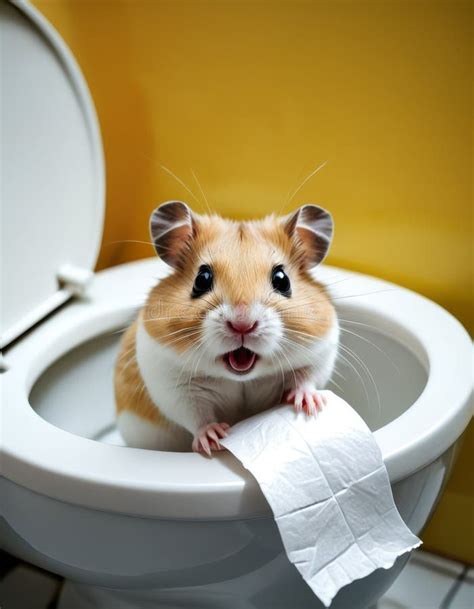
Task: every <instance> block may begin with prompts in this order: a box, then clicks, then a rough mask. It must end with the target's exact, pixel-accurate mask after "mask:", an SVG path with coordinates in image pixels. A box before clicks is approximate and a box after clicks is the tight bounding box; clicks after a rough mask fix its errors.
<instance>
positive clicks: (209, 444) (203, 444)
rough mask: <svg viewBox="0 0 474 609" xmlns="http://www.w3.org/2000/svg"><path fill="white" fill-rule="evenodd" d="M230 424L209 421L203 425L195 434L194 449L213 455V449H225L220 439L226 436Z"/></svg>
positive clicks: (197, 451)
mask: <svg viewBox="0 0 474 609" xmlns="http://www.w3.org/2000/svg"><path fill="white" fill-rule="evenodd" d="M229 427H230V425H229V424H228V423H209V424H208V425H203V426H202V427H201V428H200V429H199V430H198V432H197V434H196V435H195V436H194V440H193V451H194V452H196V453H201V452H205V453H206V454H207V455H209V456H211V450H224V447H223V446H221V444H220V442H219V439H220V438H225V436H226V435H227V430H228V429H229Z"/></svg>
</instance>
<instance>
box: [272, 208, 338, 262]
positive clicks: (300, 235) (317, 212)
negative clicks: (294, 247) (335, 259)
mask: <svg viewBox="0 0 474 609" xmlns="http://www.w3.org/2000/svg"><path fill="white" fill-rule="evenodd" d="M333 227H334V225H333V221H332V216H331V214H330V213H329V212H328V211H326V210H325V209H323V208H322V207H318V206H317V205H303V207H300V208H299V209H297V210H296V211H295V212H293V213H292V214H290V215H289V216H285V218H284V229H285V232H286V233H287V235H288V236H289V237H290V238H292V239H295V240H296V241H297V243H298V245H299V247H300V248H302V250H303V255H304V262H305V265H306V267H307V268H311V267H313V266H316V265H317V264H319V263H320V262H321V261H322V260H324V258H325V256H326V254H327V253H328V250H329V246H330V245H331V240H332V235H333Z"/></svg>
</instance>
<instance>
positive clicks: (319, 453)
mask: <svg viewBox="0 0 474 609" xmlns="http://www.w3.org/2000/svg"><path fill="white" fill-rule="evenodd" d="M322 393H323V395H324V396H325V398H326V406H325V407H324V408H323V410H322V412H320V413H319V414H318V415H317V416H315V417H308V416H306V415H305V414H304V413H300V414H298V415H296V414H295V412H294V411H293V409H292V408H291V407H290V406H278V407H276V408H273V409H271V410H268V411H266V412H263V413H261V414H258V415H256V416H253V417H251V418H250V419H246V420H244V421H241V422H240V423H237V424H236V425H235V426H234V427H232V428H231V429H230V430H229V435H228V436H227V437H226V438H224V439H223V440H222V441H221V442H222V444H223V445H224V446H225V447H226V448H227V449H228V450H230V451H231V452H232V453H233V454H234V455H235V456H236V457H237V458H238V459H239V461H241V462H242V464H243V465H244V467H245V468H247V469H248V470H249V471H250V472H251V473H252V474H253V476H254V477H255V478H256V479H257V482H258V483H259V484H260V487H261V489H262V492H263V494H264V495H265V497H266V499H267V501H268V503H269V504H270V507H271V508H272V510H273V514H274V516H275V520H276V523H277V525H278V528H279V531H280V534H281V537H282V541H283V545H284V547H285V550H286V553H287V555H288V558H289V560H290V561H291V562H292V563H293V564H294V565H295V566H296V568H297V569H298V571H299V572H300V573H301V575H302V576H303V578H304V580H305V581H306V582H307V584H308V585H309V586H310V587H311V589H312V590H313V592H314V593H315V594H316V596H318V597H319V599H320V600H321V601H322V602H323V603H324V605H325V606H326V607H329V605H330V604H331V602H332V599H333V598H334V597H335V596H336V594H337V592H338V591H339V590H340V589H341V588H342V587H343V586H347V584H350V583H351V582H353V581H354V580H356V579H360V578H361V577H365V576H367V575H369V574H370V573H372V571H375V569H379V568H384V569H388V568H389V567H391V566H392V565H393V563H394V562H395V559H396V558H397V557H398V556H400V555H401V554H404V553H405V552H408V551H409V550H412V549H413V548H416V547H417V546H419V545H420V544H421V541H420V540H419V539H418V538H417V537H416V536H415V535H413V534H412V533H411V531H410V530H409V529H408V527H407V526H406V525H405V523H404V522H403V520H402V518H401V517H400V514H399V513H398V510H397V508H396V506H395V503H394V501H393V496H392V490H391V488H390V482H389V478H388V474H387V470H386V468H385V465H384V463H383V460H382V454H381V452H380V449H379V447H378V445H377V443H376V442H375V439H374V437H373V435H372V433H371V431H370V430H369V428H368V427H367V425H366V424H365V423H364V421H363V420H362V419H361V418H360V416H359V415H358V414H357V413H356V412H355V410H353V409H352V408H351V407H350V406H349V404H347V402H345V401H344V400H342V399H341V398H339V397H338V396H336V395H335V394H334V393H332V391H324V392H322Z"/></svg>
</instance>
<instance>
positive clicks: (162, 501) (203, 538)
mask: <svg viewBox="0 0 474 609" xmlns="http://www.w3.org/2000/svg"><path fill="white" fill-rule="evenodd" d="M0 15H1V36H2V45H3V58H2V61H3V65H2V104H3V121H2V123H3V124H2V127H3V134H2V137H3V142H4V151H5V152H4V159H3V176H4V188H3V202H2V205H3V218H2V220H3V221H2V251H3V253H4V254H5V255H4V256H3V257H2V284H3V285H2V287H3V294H2V321H1V326H2V346H3V347H4V348H5V351H4V359H3V364H2V366H3V367H2V372H3V373H2V374H1V375H0V382H1V397H2V413H1V414H2V417H1V424H2V429H1V474H2V476H1V477H0V500H1V502H0V545H1V547H2V548H4V549H5V550H7V551H8V552H11V553H12V554H14V555H16V556H19V557H21V558H23V559H25V560H28V561H30V562H32V563H34V564H36V565H39V566H41V567H43V568H45V569H48V570H51V571H53V572H55V573H59V574H61V575H63V576H64V577H65V578H67V580H68V581H67V583H66V585H65V586H64V589H63V592H62V597H61V601H60V607H61V608H62V609H79V608H80V609H86V608H87V609H92V608H93V607H94V608H95V607H103V608H104V609H110V608H111V607H114V608H115V607H117V608H135V609H142V608H147V607H150V608H151V607H153V608H156V609H164V608H170V609H171V608H173V609H175V608H181V607H195V608H201V609H211V608H214V607H219V608H223V609H224V608H225V609H263V608H270V607H271V608H272V609H273V608H280V609H308V608H310V607H314V608H318V607H322V605H321V603H320V602H319V601H318V600H317V599H316V598H315V597H314V595H313V594H312V592H311V591H310V589H309V588H308V587H307V586H306V584H305V583H304V582H303V580H302V579H301V577H300V576H299V574H298V572H297V571H296V569H295V568H294V567H293V566H292V565H291V564H290V563H289V561H288V560H287V558H286V555H285V553H284V550H283V546H282V543H281V540H280V537H279V534H278V531H277V528H276V525H275V523H274V520H273V518H272V515H271V512H270V510H269V507H268V504H267V503H266V501H265V499H264V498H263V496H262V494H261V492H260V490H259V487H258V486H257V484H256V483H255V481H254V480H253V478H252V477H251V475H250V474H249V473H248V472H247V471H246V470H244V469H243V468H242V467H241V465H240V464H239V463H238V462H237V460H236V459H235V458H234V457H232V456H231V455H230V454H228V453H222V454H217V455H215V456H214V457H213V459H212V460H209V459H206V458H205V457H203V456H201V455H197V454H194V453H167V452H158V451H147V450H140V449H132V448H127V447H124V446H122V445H120V444H122V443H121V440H120V437H119V434H118V432H117V431H116V430H115V426H114V425H115V424H114V404H113V391H112V370H113V363H114V357H115V354H116V351H117V349H118V341H119V339H120V334H119V333H118V332H117V331H118V330H120V328H123V327H124V326H126V324H127V322H128V321H129V320H130V319H131V318H132V317H133V315H134V312H135V311H136V310H137V308H138V307H139V306H140V303H141V302H142V301H143V299H144V296H145V294H146V292H147V290H148V289H149V287H150V286H151V285H153V283H154V282H156V281H157V280H158V279H159V278H160V276H162V275H163V274H164V273H165V272H166V269H165V266H164V265H163V264H162V263H161V262H160V261H159V260H158V259H156V258H153V259H150V260H144V261H140V262H136V263H131V264H126V265H122V266H119V267H115V268H112V269H109V270H107V271H103V272H100V273H97V274H96V275H94V276H93V277H92V280H91V281H90V282H88V280H89V279H90V278H91V276H92V273H91V271H90V269H92V268H93V266H94V264H95V260H96V255H97V252H98V248H99V244H100V240H101V230H102V221H103V213H104V168H103V160H102V150H101V143H100V135H99V130H98V126H97V121H96V118H95V113H94V109H93V105H92V102H91V99H90V97H89V93H88V91H87V88H86V85H85V83H84V80H83V79H82V76H81V74H80V72H79V70H78V68H77V65H76V64H75V62H74V60H73V58H72V57H71V55H70V53H69V51H68V50H67V49H66V47H65V45H64V43H63V42H62V41H61V39H60V38H59V37H58V35H57V33H56V32H55V31H54V30H53V29H52V28H51V27H50V26H49V25H48V24H47V23H46V22H45V21H44V19H43V18H42V17H41V16H40V15H39V14H38V12H37V11H36V10H35V9H33V8H32V7H31V6H30V5H29V4H27V3H24V2H22V3H11V4H6V3H3V4H1V5H0ZM318 275H319V277H320V278H321V279H322V280H323V281H327V282H328V283H330V284H331V285H332V287H331V290H332V291H333V293H335V298H336V300H335V303H336V305H337V308H338V310H339V314H340V317H341V319H342V320H343V321H342V327H343V328H344V331H343V333H342V335H343V336H342V338H343V344H345V345H346V346H349V347H350V349H351V350H353V351H354V352H355V353H356V354H357V357H355V358H353V359H352V361H351V364H352V366H351V365H350V364H348V363H347V362H344V361H341V362H340V364H339V365H338V371H339V376H338V375H336V376H335V378H334V380H335V383H337V385H334V387H333V389H334V391H336V392H337V393H338V394H339V395H341V396H342V397H344V398H345V399H346V400H347V401H348V402H349V403H350V404H352V405H353V406H354V407H355V408H357V410H358V411H359V412H360V414H361V415H362V416H363V417H364V418H365V420H366V421H367V423H368V424H369V425H370V426H371V428H372V429H373V430H374V431H375V438H376V440H377V442H378V443H379V445H380V448H381V450H382V453H383V457H384V461H385V464H386V466H387V469H388V472H389V475H390V479H391V482H392V487H393V493H394V497H395V501H396V503H397V506H398V508H399V510H400V513H401V515H402V517H403V518H404V520H405V522H406V523H407V524H408V526H409V527H410V528H411V529H412V531H414V532H415V533H417V534H419V533H420V531H422V529H423V527H424V525H425V524H426V522H427V520H428V519H429V517H430V514H431V512H432V510H433V509H434V507H435V505H436V503H437V501H438V500H439V497H440V495H441V493H442V490H443V486H444V484H445V482H446V480H447V477H448V475H449V472H450V469H451V467H452V464H453V461H454V459H455V456H456V453H457V447H458V446H459V438H460V437H461V435H462V433H463V431H464V429H465V427H466V425H467V424H468V422H469V420H470V418H471V414H472V410H471V409H472V402H471V391H472V370H471V357H472V346H471V341H470V338H469V336H468V335H467V333H466V332H465V330H464V329H463V328H462V326H461V325H460V324H459V323H458V322H457V321H456V320H455V319H454V318H453V317H452V316H451V315H450V314H449V313H447V312H446V311H444V310H443V309H442V308H440V307H439V306H437V305H436V304H434V303H432V302H430V301H429V300H427V299H425V298H423V297H421V296H419V295H417V294H415V293H413V292H410V291H408V290H405V289H403V288H399V287H397V286H394V285H393V284H388V283H386V282H383V281H381V280H378V279H374V278H370V277H367V276H363V275H358V274H355V273H350V272H346V271H343V270H340V269H335V268H330V267H325V268H321V269H319V271H318ZM346 355H347V354H346ZM360 360H362V362H363V364H361V361H360ZM406 559H407V558H406V557H403V558H401V559H399V560H398V561H397V563H396V564H395V566H394V567H393V568H392V569H389V570H380V571H377V572H375V573H373V574H372V575H371V576H369V577H367V578H365V579H363V580H360V581H357V582H355V583H354V584H352V585H350V586H348V587H347V588H345V589H343V590H342V591H341V593H340V594H339V595H338V596H337V597H336V599H335V601H334V603H333V607H334V608H335V609H340V608H345V609H359V608H360V609H363V608H366V607H369V606H372V605H373V604H374V603H376V601H377V599H378V598H379V597H380V596H381V595H382V594H383V593H384V591H385V590H386V589H387V588H388V587H389V586H390V585H391V583H392V582H393V581H394V579H395V578H396V577H397V575H398V573H399V572H400V571H401V569H402V568H403V566H404V564H405V562H406Z"/></svg>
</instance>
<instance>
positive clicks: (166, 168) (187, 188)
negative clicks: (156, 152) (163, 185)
mask: <svg viewBox="0 0 474 609" xmlns="http://www.w3.org/2000/svg"><path fill="white" fill-rule="evenodd" d="M160 167H161V169H163V171H165V172H166V173H167V174H169V175H170V176H171V177H172V178H174V179H175V180H176V181H177V182H178V184H181V186H182V187H183V188H184V189H185V190H186V191H187V192H188V193H189V194H190V195H191V196H192V198H193V199H194V200H195V201H196V203H197V204H198V205H199V199H198V198H197V197H196V195H195V194H194V192H193V191H192V190H191V189H190V188H189V186H187V185H186V184H185V183H184V182H183V180H182V179H181V178H179V177H178V176H177V175H176V174H175V173H173V172H172V171H171V169H168V167H165V166H164V165H161V164H160Z"/></svg>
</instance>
